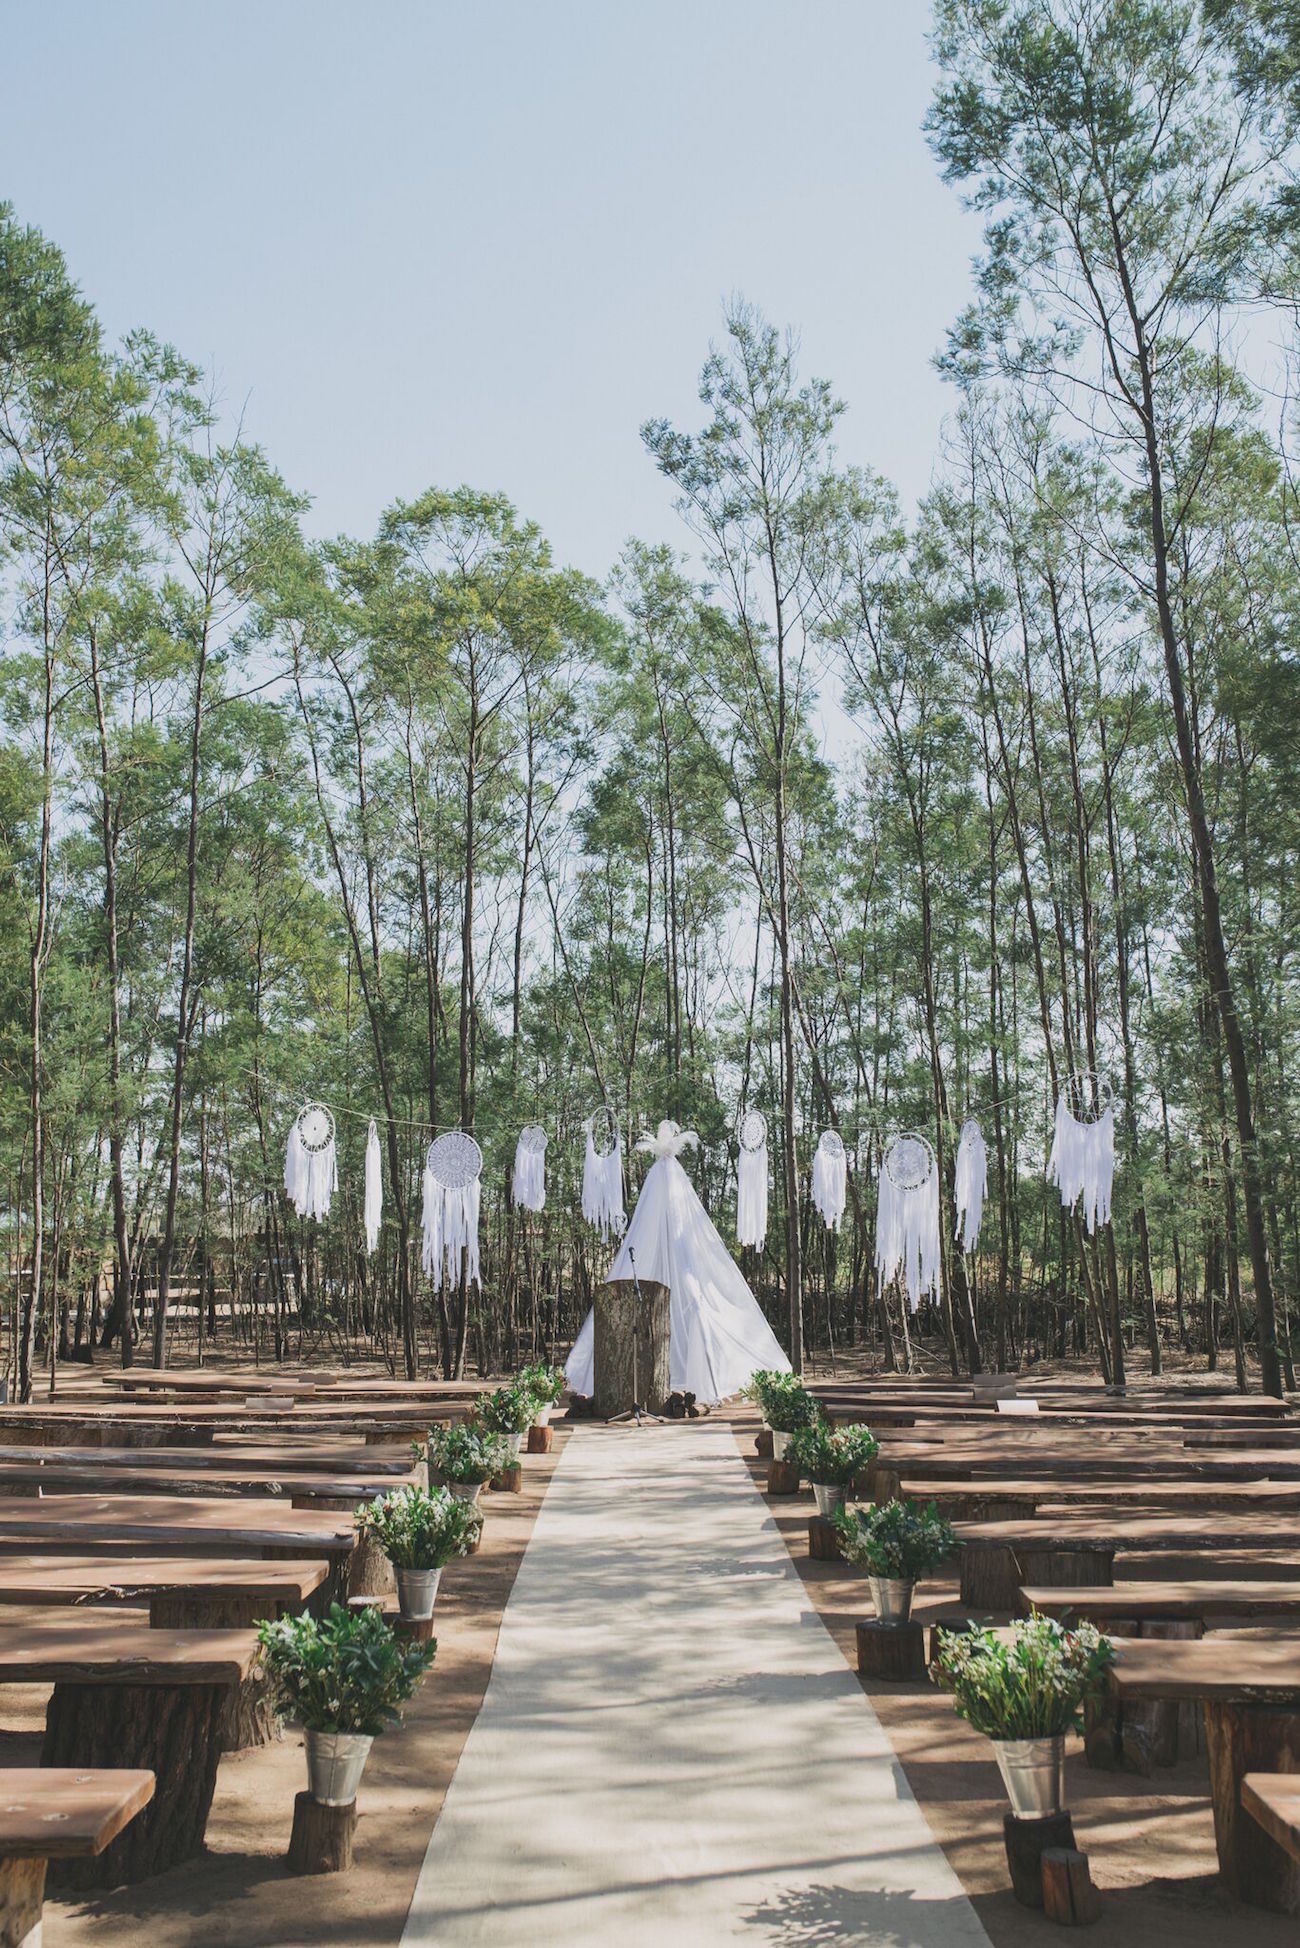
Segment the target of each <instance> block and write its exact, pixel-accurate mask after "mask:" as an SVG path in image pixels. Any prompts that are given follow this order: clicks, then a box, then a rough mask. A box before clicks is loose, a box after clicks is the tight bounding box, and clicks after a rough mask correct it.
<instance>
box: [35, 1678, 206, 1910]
mask: <svg viewBox="0 0 1300 1948" xmlns="http://www.w3.org/2000/svg"><path fill="white" fill-rule="evenodd" d="M230 1689H231V1687H230V1686H229V1685H228V1684H175V1685H167V1684H56V1685H55V1687H54V1690H53V1693H52V1695H51V1697H50V1702H49V1706H48V1708H47V1710H46V1714H45V1743H44V1746H43V1747H42V1749H41V1764H42V1765H67V1766H73V1767H79V1766H85V1767H86V1768H90V1767H92V1766H132V1767H134V1766H140V1767H143V1768H145V1769H147V1770H148V1771H150V1772H152V1773H153V1774H154V1777H155V1780H156V1785H155V1787H154V1796H153V1799H152V1801H151V1802H150V1804H149V1805H148V1806H146V1807H145V1808H144V1810H143V1812H142V1813H140V1815H139V1816H138V1818H136V1819H134V1820H132V1822H131V1824H130V1825H129V1826H128V1827H127V1828H126V1829H125V1831H124V1832H122V1833H120V1834H119V1835H118V1837H117V1839H116V1840H113V1841H112V1842H110V1844H109V1845H108V1846H107V1847H105V1849H104V1851H103V1852H102V1853H101V1854H98V1855H96V1856H95V1857H94V1858H92V1859H85V1860H58V1861H56V1862H55V1863H54V1868H53V1872H52V1874H51V1884H52V1885H56V1886H58V1887H59V1888H68V1889H72V1890H75V1891H77V1892H83V1891H85V1890H86V1889H89V1888H93V1887H115V1886H117V1885H119V1884H120V1883H121V1882H123V1881H126V1882H133V1881H138V1880H146V1879H147V1878H148V1877H149V1875H150V1874H160V1873H162V1872H163V1870H164V1869H165V1868H167V1867H174V1866H176V1865H177V1864H178V1863H179V1862H180V1861H182V1860H192V1859H193V1857H194V1855H195V1854H196V1853H201V1852H202V1851H203V1832H204V1828H205V1827H206V1825H207V1821H208V1808H209V1807H210V1806H211V1804H212V1793H213V1789H214V1787H215V1786H216V1783H217V1760H218V1759H219V1758H220V1756H221V1740H220V1736H219V1734H220V1726H221V1715H222V1712H223V1711H224V1709H225V1705H226V1699H227V1696H228V1694H229V1692H230Z"/></svg>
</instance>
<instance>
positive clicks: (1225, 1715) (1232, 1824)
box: [1205, 1700, 1300, 1914]
mask: <svg viewBox="0 0 1300 1948" xmlns="http://www.w3.org/2000/svg"><path fill="white" fill-rule="evenodd" d="M1205 1744H1206V1751H1207V1755H1208V1757H1209V1761H1210V1795H1211V1798H1212V1800H1213V1803H1214V1839H1215V1845H1216V1846H1217V1848H1218V1852H1219V1873H1220V1875H1221V1876H1222V1879H1223V1883H1224V1885H1225V1886H1226V1887H1227V1889H1228V1891H1229V1893H1231V1894H1233V1895H1235V1896H1236V1898H1237V1899H1238V1900H1239V1901H1248V1902H1249V1903H1250V1904H1251V1905H1252V1906H1253V1907H1266V1908H1271V1909H1272V1911H1273V1912H1274V1913H1275V1914H1300V1864H1297V1862H1296V1861H1294V1860H1293V1859H1292V1858H1291V1856H1290V1854H1289V1853H1286V1852H1285V1851H1284V1850H1283V1849H1282V1848H1281V1847H1280V1846H1279V1845H1278V1844H1277V1841H1276V1840H1273V1839H1270V1838H1269V1836H1268V1834H1267V1833H1266V1832H1265V1831H1264V1829H1263V1827H1262V1826H1257V1825H1256V1823H1255V1821H1254V1820H1253V1819H1252V1818H1251V1816H1250V1814H1249V1813H1248V1812H1247V1811H1246V1809H1245V1807H1244V1806H1243V1805H1242V1803H1241V1782H1242V1779H1243V1777H1244V1776H1245V1774H1246V1773H1247V1772H1297V1771H1300V1711H1288V1710H1286V1709H1285V1708H1284V1707H1282V1706H1281V1705H1248V1704H1211V1703H1210V1702H1209V1701H1208V1700H1207V1702H1206V1706H1205Z"/></svg>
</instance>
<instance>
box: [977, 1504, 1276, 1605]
mask: <svg viewBox="0 0 1300 1948" xmlns="http://www.w3.org/2000/svg"><path fill="white" fill-rule="evenodd" d="M953 1532H954V1534H955V1535H956V1537H957V1541H958V1543H959V1544H960V1546H961V1599H962V1602H963V1603H964V1604H965V1605H967V1607H968V1608H970V1609H971V1610H974V1611H977V1612H983V1611H986V1610H1006V1611H1014V1610H1016V1609H1018V1607H1019V1602H1020V1586H1021V1584H1022V1583H1031V1584H1033V1585H1035V1587H1038V1586H1043V1585H1045V1586H1048V1587H1052V1586H1056V1585H1068V1586H1070V1587H1082V1586H1088V1587H1090V1586H1092V1585H1095V1584H1108V1583H1111V1582H1113V1581H1114V1560H1115V1553H1116V1551H1117V1550H1124V1551H1128V1552H1133V1551H1144V1552H1150V1553H1158V1554H1170V1555H1176V1554H1181V1555H1185V1556H1190V1557H1195V1556H1203V1555H1209V1556H1211V1557H1213V1556H1216V1555H1218V1554H1220V1553H1224V1552H1228V1551H1236V1550H1241V1549H1277V1550H1281V1551H1286V1552H1291V1551H1293V1550H1294V1549H1295V1548H1296V1537H1295V1525H1294V1523H1293V1522H1292V1521H1290V1520H1289V1519H1288V1517H1287V1515H1286V1512H1285V1511H1280V1512H1277V1513H1271V1512H1269V1511H1267V1510H1261V1511H1258V1512H1247V1511H1243V1512H1241V1513H1240V1514H1231V1515H1227V1514H1225V1515H1218V1516H1214V1515H1205V1516H1199V1517H1198V1516H1195V1515H1183V1514H1179V1513H1178V1512H1177V1511H1176V1510H1172V1509H1171V1510H1168V1511H1166V1512H1164V1513H1161V1512H1160V1511H1159V1510H1153V1511H1151V1512H1149V1513H1138V1514H1134V1515H1121V1514H1114V1513H1090V1512H1088V1511H1086V1510H1085V1511H1080V1510H1075V1509H1069V1508H1066V1509H1060V1508H1046V1507H1044V1508H1040V1509H1039V1510H1038V1513H1037V1516H1036V1517H1035V1518H1033V1519H1032V1520H1030V1519H1027V1518H1024V1517H1022V1518H1020V1519H1018V1520H1015V1521H1007V1522H955V1523H954V1524H953Z"/></svg>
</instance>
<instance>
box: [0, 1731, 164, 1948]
mask: <svg viewBox="0 0 1300 1948" xmlns="http://www.w3.org/2000/svg"><path fill="white" fill-rule="evenodd" d="M152 1798H153V1774H152V1773H151V1772H120V1771H100V1772H86V1771H64V1770H62V1769H60V1770H55V1769H54V1768H53V1767H45V1766H41V1767H35V1766H32V1767H26V1768H23V1769H12V1770H11V1769H9V1768H6V1769H5V1770H3V1771H0V1948H40V1941H41V1910H42V1907H43V1905H44V1902H45V1876H46V1868H47V1865H48V1862H49V1861H50V1860H51V1859H56V1860H57V1859H75V1858H77V1857H79V1856H83V1855H90V1856H93V1855H95V1854H98V1853H102V1852H103V1850H104V1848H105V1847H106V1846H107V1845H108V1844H109V1842H110V1841H111V1840H113V1839H115V1838H116V1837H117V1835H118V1834H119V1833H120V1832H121V1831H122V1829H123V1828H124V1827H125V1826H126V1825H127V1824H128V1823H129V1822H130V1821H131V1820H133V1819H134V1818H135V1816H136V1814H137V1813H138V1812H139V1811H140V1810H141V1808H142V1807H145V1806H147V1805H148V1804H149V1801H150V1800H151V1799H152Z"/></svg>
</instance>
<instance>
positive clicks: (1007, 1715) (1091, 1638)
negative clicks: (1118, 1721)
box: [936, 1615, 1115, 1739]
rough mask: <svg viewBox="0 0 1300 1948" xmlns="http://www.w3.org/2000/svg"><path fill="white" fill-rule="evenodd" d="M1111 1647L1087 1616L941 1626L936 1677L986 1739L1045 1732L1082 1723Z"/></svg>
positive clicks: (1051, 1733) (1108, 1662) (1041, 1735)
mask: <svg viewBox="0 0 1300 1948" xmlns="http://www.w3.org/2000/svg"><path fill="white" fill-rule="evenodd" d="M1114 1656H1115V1653H1114V1651H1113V1649H1112V1648H1111V1644H1110V1641H1109V1639H1108V1638H1106V1637H1103V1636H1102V1635H1101V1634H1100V1633H1099V1632H1098V1630H1097V1629H1096V1627H1095V1626H1094V1625H1093V1624H1090V1623H1081V1624H1080V1625H1079V1626H1078V1628H1077V1629H1075V1630H1067V1629H1065V1628H1064V1627H1063V1626H1062V1625H1061V1624H1059V1623H1058V1622H1057V1621H1056V1619H1055V1618H1054V1617H1042V1616H1037V1615H1035V1616H1033V1617H1031V1618H1029V1619H1027V1620H1026V1621H1025V1622H1021V1623H1014V1624H1012V1625H1011V1626H1010V1628H1009V1629H1008V1630H1005V1631H998V1630H941V1631H940V1632H939V1652H938V1658H937V1663H936V1669H937V1675H938V1681H939V1683H940V1684H942V1685H943V1687H944V1689H945V1690H948V1691H951V1692H952V1697H953V1704H954V1705H955V1707H956V1709H957V1711H958V1713H959V1714H960V1716H961V1717H963V1718H965V1719H966V1720H967V1721H968V1722H969V1723H970V1724H972V1725H973V1726H974V1727H975V1729H976V1731H977V1732H983V1733H984V1734H985V1736H986V1737H988V1738H999V1739H1001V1738H1007V1739H1010V1738H1048V1737H1052V1736H1054V1735H1055V1734H1057V1733H1059V1732H1067V1731H1071V1730H1074V1731H1079V1730H1082V1727H1083V1707H1084V1705H1085V1703H1086V1702H1087V1701H1088V1700H1089V1699H1090V1698H1095V1697H1097V1696H1099V1695H1100V1693H1101V1691H1102V1690H1103V1689H1104V1686H1105V1682H1106V1673H1107V1671H1108V1670H1109V1669H1110V1666H1111V1664H1112V1663H1113V1661H1114Z"/></svg>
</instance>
